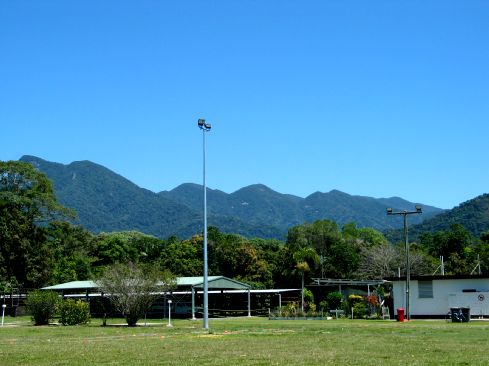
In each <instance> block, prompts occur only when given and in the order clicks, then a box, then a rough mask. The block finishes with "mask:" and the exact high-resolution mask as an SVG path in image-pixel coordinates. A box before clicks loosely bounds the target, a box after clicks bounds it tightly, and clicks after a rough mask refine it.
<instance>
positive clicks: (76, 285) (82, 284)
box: [42, 281, 97, 290]
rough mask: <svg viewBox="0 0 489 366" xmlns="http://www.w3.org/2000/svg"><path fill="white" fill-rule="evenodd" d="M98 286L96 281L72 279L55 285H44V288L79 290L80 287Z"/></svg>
mask: <svg viewBox="0 0 489 366" xmlns="http://www.w3.org/2000/svg"><path fill="white" fill-rule="evenodd" d="M89 288H97V285H96V284H95V282H94V281H71V282H65V283H60V284H58V285H54V286H47V287H43V288H42V290H79V289H89Z"/></svg>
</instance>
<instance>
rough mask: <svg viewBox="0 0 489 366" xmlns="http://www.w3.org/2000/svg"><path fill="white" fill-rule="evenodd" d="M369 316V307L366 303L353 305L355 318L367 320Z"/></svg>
mask: <svg viewBox="0 0 489 366" xmlns="http://www.w3.org/2000/svg"><path fill="white" fill-rule="evenodd" d="M366 315H367V305H366V304H365V303H364V302H360V301H358V302H355V303H354V304H353V317H354V318H365V317H366Z"/></svg>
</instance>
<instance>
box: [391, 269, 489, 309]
mask: <svg viewBox="0 0 489 366" xmlns="http://www.w3.org/2000/svg"><path fill="white" fill-rule="evenodd" d="M387 280H389V281H391V282H392V285H393V296H394V308H396V309H397V308H404V307H405V303H406V277H391V278H387ZM409 287H410V296H409V308H410V314H411V317H412V318H442V317H446V315H447V313H448V312H449V311H450V309H451V308H458V307H466V308H470V314H471V316H472V317H481V318H482V317H488V316H489V277H487V276H482V275H473V276H472V275H471V276H469V275H466V276H460V275H456V276H452V275H450V276H448V275H446V276H439V275H438V276H412V277H411V278H410V286H409Z"/></svg>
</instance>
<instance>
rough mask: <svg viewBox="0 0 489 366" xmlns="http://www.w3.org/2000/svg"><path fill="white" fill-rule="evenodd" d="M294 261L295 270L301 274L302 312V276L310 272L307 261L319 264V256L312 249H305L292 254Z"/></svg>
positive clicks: (302, 305) (302, 307)
mask: <svg viewBox="0 0 489 366" xmlns="http://www.w3.org/2000/svg"><path fill="white" fill-rule="evenodd" d="M294 260H295V261H296V262H297V264H296V268H297V269H298V270H299V271H300V272H301V278H302V281H301V282H302V287H301V289H302V290H301V310H302V311H304V274H305V272H309V271H310V270H311V268H310V266H309V263H308V261H310V262H312V263H314V264H315V263H317V262H319V255H318V254H317V253H316V251H315V250H314V249H313V248H310V247H305V248H301V249H299V250H298V251H297V252H295V253H294Z"/></svg>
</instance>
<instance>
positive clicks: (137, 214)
mask: <svg viewBox="0 0 489 366" xmlns="http://www.w3.org/2000/svg"><path fill="white" fill-rule="evenodd" d="M20 160H21V161H24V162H28V163H31V164H32V165H34V166H35V167H36V168H37V169H39V170H40V171H41V172H43V173H45V174H46V175H47V176H48V177H49V178H50V179H51V180H52V181H53V184H54V188H55V192H56V195H57V198H58V200H59V202H60V203H61V204H63V205H64V206H66V207H69V208H72V209H75V210H76V212H77V214H78V222H79V223H80V224H81V225H83V226H84V227H85V228H86V229H88V230H90V231H92V232H111V231H123V230H137V231H141V232H144V233H146V234H151V235H155V236H157V237H160V238H167V237H169V236H173V235H174V236H177V237H178V238H187V237H190V236H192V235H194V234H197V233H200V232H202V227H203V224H202V221H203V220H202V217H203V189H202V186H201V185H198V184H192V183H185V184H182V185H180V186H178V187H176V188H174V189H173V190H170V191H162V192H159V193H155V192H152V191H149V190H147V189H144V188H140V187H138V186H137V185H136V184H134V183H132V182H131V181H129V180H128V179H126V178H124V177H122V176H120V175H118V174H116V173H114V172H113V171H111V170H109V169H107V168H105V167H103V166H101V165H98V164H96V163H93V162H90V161H77V162H73V163H71V164H68V165H63V164H59V163H55V162H49V161H46V160H43V159H41V158H38V157H35V156H23V157H22V158H21V159H20ZM415 204H421V205H422V206H423V214H422V215H413V216H414V217H410V224H412V225H415V224H421V223H422V222H425V220H427V219H430V218H434V217H435V216H436V215H437V214H440V213H443V212H444V210H442V209H440V208H437V207H433V206H430V205H426V204H423V203H419V202H417V203H413V202H409V201H407V200H404V199H402V198H399V197H391V198H372V197H365V196H354V195H349V194H347V193H344V192H341V191H338V190H332V191H330V192H327V193H322V192H315V193H313V194H311V195H309V196H308V197H306V198H302V197H298V196H294V195H290V194H282V193H279V192H276V191H274V190H272V189H270V188H269V187H267V186H265V185H262V184H255V185H250V186H247V187H244V188H241V189H240V190H238V191H236V192H233V193H230V194H228V193H225V192H223V191H220V190H216V189H209V188H208V190H207V209H208V224H209V225H210V226H216V227H218V228H219V229H220V230H221V231H223V232H229V233H235V234H241V235H243V236H246V237H261V238H277V239H284V238H285V236H286V234H287V230H288V228H290V227H291V226H294V225H299V224H303V223H304V222H313V221H315V220H323V219H329V220H333V221H335V222H337V224H338V225H339V226H340V227H341V226H342V225H343V224H345V223H348V222H355V223H356V224H357V226H358V227H373V228H375V229H378V230H381V231H385V230H389V229H396V228H400V227H402V220H401V219H396V218H395V217H392V216H387V215H386V207H392V208H393V209H394V210H412V209H413V207H414V205H415Z"/></svg>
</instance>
